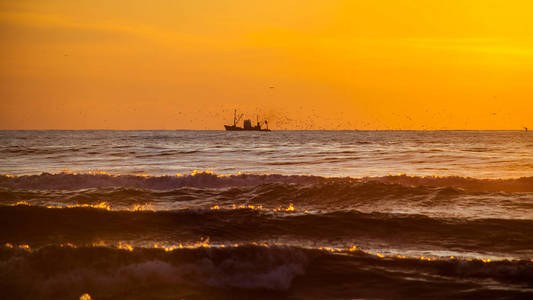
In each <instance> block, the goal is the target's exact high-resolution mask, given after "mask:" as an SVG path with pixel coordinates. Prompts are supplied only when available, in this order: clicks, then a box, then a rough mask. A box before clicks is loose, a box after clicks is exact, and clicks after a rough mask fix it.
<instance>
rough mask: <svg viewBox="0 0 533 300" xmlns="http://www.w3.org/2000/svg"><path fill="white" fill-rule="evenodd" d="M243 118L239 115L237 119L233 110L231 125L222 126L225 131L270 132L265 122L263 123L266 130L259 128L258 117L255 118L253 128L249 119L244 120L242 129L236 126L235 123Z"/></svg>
mask: <svg viewBox="0 0 533 300" xmlns="http://www.w3.org/2000/svg"><path fill="white" fill-rule="evenodd" d="M243 116H244V115H243V114H240V115H239V117H237V110H235V112H234V113H233V125H224V128H226V130H227V131H270V129H268V121H267V120H265V121H264V124H265V126H266V128H261V123H260V122H259V117H257V124H256V125H255V126H252V120H250V119H246V120H244V121H243V127H239V126H237V123H238V122H239V121H240V120H241V118H242V117H243Z"/></svg>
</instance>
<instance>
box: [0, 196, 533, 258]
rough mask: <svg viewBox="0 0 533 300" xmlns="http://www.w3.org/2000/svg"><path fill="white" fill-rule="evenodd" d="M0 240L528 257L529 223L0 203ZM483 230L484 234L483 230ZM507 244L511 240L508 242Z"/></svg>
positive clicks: (531, 254)
mask: <svg viewBox="0 0 533 300" xmlns="http://www.w3.org/2000/svg"><path fill="white" fill-rule="evenodd" d="M0 219H1V220H2V224H3V226H2V227H3V229H2V231H0V240H1V241H6V242H11V243H21V242H28V241H31V242H32V243H33V244H37V245H45V244H47V243H53V242H54V241H59V242H71V241H75V242H77V243H85V244H91V243H93V242H94V241H98V240H115V241H118V240H131V239H138V237H142V239H145V240H160V241H165V240H167V241H168V240H170V241H180V242H184V243H185V242H193V241H195V240H197V239H198V237H201V236H204V237H210V239H211V241H213V242H225V241H232V242H252V241H294V243H299V244H308V243H328V244H338V243H340V245H343V244H346V243H356V244H358V245H363V246H365V247H370V245H373V244H379V243H387V244H388V245H390V246H392V247H397V248H402V247H403V248H411V249H417V248H419V249H448V250H454V251H458V252H461V251H462V252H478V253H507V255H513V256H515V257H525V258H530V257H533V250H532V249H531V245H533V236H532V235H531V232H533V221H531V220H513V219H471V220H469V219H463V218H430V217H427V216H424V215H416V214H398V213H387V214H386V213H362V212H359V211H354V210H350V211H335V212H313V213H306V212H298V211H292V210H290V211H286V210H283V211H279V212H278V211H262V210H257V209H250V208H236V209H192V210H191V209H183V210H175V211H108V210H105V209H97V208H85V207H78V208H45V207H39V206H26V205H18V206H0ZM487 233H490V234H487ZM509 241H512V243H510V242H509Z"/></svg>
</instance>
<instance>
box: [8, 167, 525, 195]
mask: <svg viewBox="0 0 533 300" xmlns="http://www.w3.org/2000/svg"><path fill="white" fill-rule="evenodd" d="M331 182H381V183H389V184H399V185H404V186H434V187H454V188H461V189H465V190H471V191H506V192H533V176H530V177H521V178H511V179H478V178H470V177H457V176H447V177H439V176H407V175H403V174H402V175H389V176H382V177H361V178H352V177H320V176H312V175H280V174H237V175H217V174H214V173H212V172H209V171H207V172H194V173H192V174H190V175H176V176H147V175H112V174H107V173H103V174H101V173H97V174H94V173H87V174H86V173H80V174H77V173H56V174H50V173H42V174H41V175H22V176H14V175H0V187H6V188H14V189H41V190H46V189H56V190H75V189H86V188H97V187H131V188H142V189H152V190H172V189H177V188H180V187H198V188H221V187H241V186H255V185H260V184H266V183H296V184H315V183H331Z"/></svg>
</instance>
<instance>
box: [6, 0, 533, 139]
mask: <svg viewBox="0 0 533 300" xmlns="http://www.w3.org/2000/svg"><path fill="white" fill-rule="evenodd" d="M531 11H533V3H532V2H531V1H521V0H511V1H497V0H484V1H481V0H472V1H458V0H451V1H421V0H413V1H392V0H380V1H305V2H304V1H295V0H284V1H280V0H272V1H255V0H252V1H241V0H220V1H215V0H211V1H209V0H202V1H163V0H155V1H151V2H150V3H147V2H145V1H137V0H130V1H100V0H96V1H59V0H46V1H34V0H24V1H0V41H1V44H2V47H1V48H0V49H1V50H0V99H1V101H0V128H1V129H95V128H96V129H219V130H221V129H223V127H222V125H223V124H225V123H228V122H230V121H231V120H232V117H233V115H232V113H233V109H234V108H237V109H239V110H240V111H242V112H243V113H245V114H247V115H248V116H249V117H250V118H255V115H256V114H260V115H261V116H262V117H264V118H268V119H269V121H270V124H271V127H272V128H275V129H517V130H520V129H521V128H522V127H523V126H530V127H533V125H532V124H531V119H532V118H531V116H533V105H531V95H532V91H533V88H532V85H531V82H532V81H533V68H532V66H533V21H531V16H530V15H531ZM528 122H529V123H528Z"/></svg>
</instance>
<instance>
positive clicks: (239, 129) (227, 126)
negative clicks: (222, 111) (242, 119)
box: [224, 125, 270, 131]
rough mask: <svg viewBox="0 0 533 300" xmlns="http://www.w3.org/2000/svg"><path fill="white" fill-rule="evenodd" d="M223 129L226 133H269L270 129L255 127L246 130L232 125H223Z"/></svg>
mask: <svg viewBox="0 0 533 300" xmlns="http://www.w3.org/2000/svg"><path fill="white" fill-rule="evenodd" d="M224 128H226V131H270V129H262V128H257V127H252V128H249V129H248V128H242V127H238V126H233V125H224Z"/></svg>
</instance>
